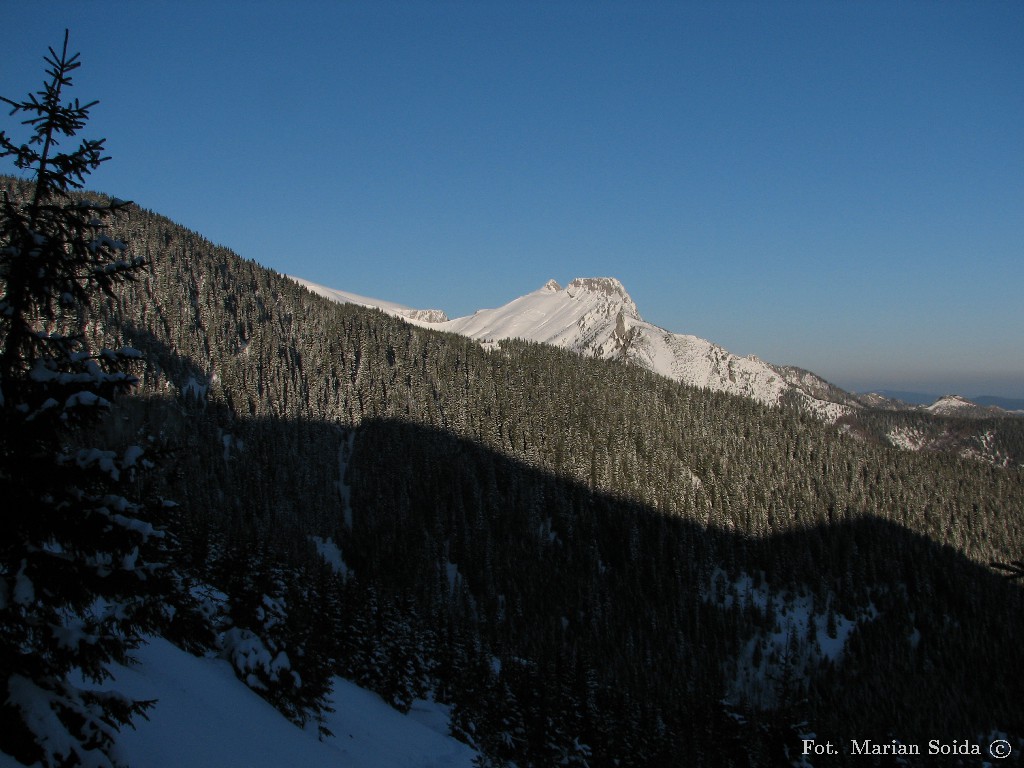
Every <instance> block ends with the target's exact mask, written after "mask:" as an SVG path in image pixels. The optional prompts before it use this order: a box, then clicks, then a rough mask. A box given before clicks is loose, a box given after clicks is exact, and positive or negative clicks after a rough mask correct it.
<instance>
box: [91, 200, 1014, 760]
mask: <svg viewBox="0 0 1024 768" xmlns="http://www.w3.org/2000/svg"><path fill="white" fill-rule="evenodd" d="M117 235H118V236H119V237H121V238H123V239H125V240H127V241H128V242H129V243H131V245H132V248H133V250H134V252H135V253H137V254H139V255H143V256H146V257H147V258H148V260H149V261H150V266H149V268H148V271H147V272H146V273H145V274H144V275H143V276H141V277H140V279H138V280H136V281H134V282H133V283H129V284H127V285H126V286H125V287H124V289H123V290H122V291H121V292H120V293H119V294H118V296H117V299H116V301H112V302H110V303H109V304H108V306H107V307H106V308H105V314H106V318H107V319H106V321H105V322H103V323H101V324H97V325H96V326H95V327H94V328H93V332H94V333H95V334H96V336H97V338H103V339H104V340H105V342H106V343H107V344H108V345H109V344H110V343H115V342H116V343H121V342H123V343H127V344H130V345H132V346H134V347H136V348H138V349H140V350H142V351H143V352H144V353H145V356H146V358H147V368H146V370H145V371H144V373H143V375H142V378H143V390H142V396H141V397H139V398H137V399H136V400H135V401H134V402H131V403H128V402H125V403H124V404H123V406H122V409H121V410H120V412H119V413H118V417H117V419H116V420H115V421H114V422H112V423H111V424H110V425H108V429H109V430H111V432H112V433H114V434H115V435H121V436H122V437H124V439H128V437H129V436H131V435H134V434H136V433H137V432H139V431H144V432H146V433H153V434H157V435H159V436H160V440H161V442H162V444H163V445H165V446H166V447H167V449H168V450H169V452H170V456H171V458H170V459H169V462H168V465H167V467H168V471H167V472H166V473H165V476H164V477H163V478H160V479H159V480H158V482H160V483H162V484H164V485H165V487H164V488H163V491H164V492H165V494H166V495H168V496H170V497H173V498H176V499H178V501H179V503H180V504H181V509H182V511H183V519H184V523H183V525H182V527H181V529H180V531H178V538H179V540H180V546H181V551H182V557H183V558H185V559H186V560H187V561H188V562H189V563H190V564H191V568H192V572H193V573H194V577H195V580H196V586H197V588H202V589H206V590H208V591H210V592H211V593H215V594H216V595H217V596H218V597H217V599H218V600H219V605H220V606H221V607H220V609H219V610H220V611H221V614H222V615H221V616H220V618H219V619H217V621H219V622H220V624H219V625H216V626H215V627H214V628H215V629H217V630H218V631H219V632H220V634H221V637H222V640H221V643H222V646H223V647H225V648H227V649H228V650H227V651H226V652H231V650H232V649H234V650H237V648H238V645H237V643H236V644H235V645H232V644H231V643H232V638H233V639H234V641H237V640H238V639H239V637H241V636H242V635H244V633H246V632H248V633H249V634H250V635H252V636H253V637H257V638H259V639H260V641H261V642H262V643H263V644H264V645H265V646H266V647H268V648H271V649H272V650H274V649H279V650H286V651H288V653H287V656H288V658H289V659H290V661H291V664H292V668H293V669H294V670H295V671H296V672H297V673H298V674H299V676H300V677H301V679H302V681H303V684H302V685H301V686H296V685H294V684H288V681H287V680H284V679H283V677H286V676H282V675H278V678H277V679H275V678H274V676H273V670H263V671H262V672H260V670H259V669H256V670H255V671H251V670H250V672H251V674H250V676H252V675H255V676H256V677H255V678H254V679H255V682H256V683H259V685H256V686H254V687H257V689H259V686H260V685H262V686H263V690H262V691H261V692H263V693H264V695H266V696H267V697H268V698H269V699H270V700H271V701H273V702H274V703H276V704H277V705H278V706H279V707H281V708H282V709H283V710H284V711H285V712H286V713H289V714H290V715H291V716H292V717H293V718H295V719H300V720H301V719H303V718H306V717H312V718H313V719H315V718H316V712H317V707H318V706H319V699H318V698H317V691H316V688H317V681H318V680H321V679H327V678H328V677H329V675H330V674H333V673H334V672H336V671H339V672H342V673H344V674H346V675H348V676H350V677H352V678H353V679H356V680H358V681H360V682H362V683H363V684H365V685H368V686H370V687H373V688H375V689H376V690H379V691H381V692H382V693H383V694H384V695H385V696H386V697H388V698H389V699H390V700H391V701H393V702H394V703H395V704H396V705H397V706H400V707H401V706H403V705H406V706H407V703H408V702H409V701H411V697H412V696H414V695H417V694H419V693H422V692H424V691H425V690H427V689H432V690H433V691H434V692H435V694H436V695H437V696H438V697H439V698H440V699H442V700H445V701H449V702H451V703H453V704H454V711H453V723H452V727H453V731H454V732H455V733H456V734H457V735H459V736H460V737H462V738H464V739H466V740H468V741H471V742H472V743H474V744H475V745H478V746H480V747H481V748H482V749H484V750H486V751H487V752H488V753H489V754H491V755H492V756H494V758H495V760H499V761H500V760H503V759H505V760H514V761H515V762H516V764H517V765H538V766H539V765H552V764H557V763H560V762H561V763H564V764H581V765H582V764H583V762H584V761H585V762H586V763H587V764H589V765H591V766H598V765H618V764H621V765H652V764H653V765H669V764H680V763H679V761H680V759H681V758H680V755H683V754H685V755H686V758H685V760H684V761H683V762H685V763H686V764H692V765H700V764H707V765H723V764H728V763H729V761H730V760H735V761H736V764H744V765H745V764H748V762H749V763H752V764H778V762H779V761H780V760H782V759H783V757H782V756H783V754H784V752H785V750H786V749H789V750H794V749H796V748H797V747H798V745H799V740H798V734H799V733H800V732H805V731H807V730H813V731H815V732H816V733H817V734H818V736H819V737H820V738H822V739H824V738H832V739H833V741H847V740H849V739H852V738H857V739H864V738H876V739H881V740H886V741H888V740H889V739H891V738H898V739H900V740H902V741H913V740H915V739H917V740H925V739H928V738H936V737H941V738H949V739H953V738H960V739H963V738H970V739H981V738H983V737H985V736H986V735H987V734H989V733H990V732H991V731H993V730H998V731H1003V732H1007V733H1009V734H1010V735H1011V736H1012V737H1014V738H1017V737H1020V736H1022V735H1024V704H1022V701H1021V699H1020V696H1019V689H1018V688H1017V687H1016V684H1015V681H1016V680H1019V679H1020V674H1021V672H1022V663H1021V662H1022V656H1021V651H1020V647H1019V639H1018V634H1017V630H1018V628H1019V627H1020V626H1021V625H1022V623H1021V620H1022V618H1024V610H1022V608H1024V606H1022V602H1021V591H1020V589H1019V587H1017V586H1016V585H1014V584H1011V583H1008V582H1006V581H1004V580H1003V579H1001V578H1000V577H998V576H996V575H994V574H993V573H992V572H991V570H990V569H989V568H988V565H987V564H988V563H989V561H990V560H992V559H1000V560H1006V559H1010V558H1014V557H1017V556H1019V553H1020V551H1021V550H1022V549H1024V513H1022V510H1024V484H1022V481H1021V475H1020V471H1019V470H1018V469H1012V468H1002V467H995V466H990V465H987V464H983V463H979V462H973V461H966V460H962V459H959V458H956V457H954V456H951V455H948V454H943V453H929V454H915V453H907V452H903V451H899V450H896V449H893V448H886V447H883V446H881V445H877V444H875V443H874V442H872V441H865V440H862V439H858V438H857V437H856V436H854V435H849V434H845V433H844V431H843V430H842V429H841V428H839V427H836V426H829V425H824V424H821V423H820V422H818V421H816V420H813V419H811V418H809V417H806V416H804V415H801V414H800V413H799V412H797V411H795V410H787V409H778V408H775V409H771V408H766V407H763V406H760V405H758V404H756V403H754V402H752V401H750V400H747V399H743V398H738V397H730V396H726V395H720V394H712V393H707V392H702V391H699V390H696V389H692V388H687V387H685V386H682V385H679V384H676V383H673V382H670V381H668V380H666V379H663V378H660V377H657V376H654V375H652V374H649V373H645V372H644V371H642V370H639V369H637V368H635V367H631V366H627V365H622V364H616V363H609V362H601V361H593V360H584V359H581V358H579V357H578V356H575V355H572V354H569V353H566V352H564V351H560V350H557V349H554V348H550V347H545V346H540V345H533V344H525V343H521V342H505V343H503V344H502V345H501V346H500V348H499V349H494V350H491V351H486V350H484V349H483V348H481V347H480V345H478V344H477V343H475V342H472V341H470V340H468V339H465V338H461V337H456V336H452V335H446V334H441V333H437V332H432V331H429V330H424V329H421V328H416V327H413V326H410V325H408V324H405V323H403V322H401V321H400V320H397V319H395V318H391V317H388V316H386V315H384V314H382V313H379V312H376V311H371V310H365V309H361V308H357V307H353V306H342V305H337V304H334V303H332V302H329V301H327V300H325V299H322V298H320V297H318V296H315V295H313V294H310V293H308V292H307V291H305V290H304V289H302V288H301V287H299V286H298V285H296V284H295V283H293V282H292V281H290V280H288V279H286V278H284V277H282V276H280V275H277V274H275V273H273V272H272V271H270V270H267V269H264V268H263V267H260V266H259V265H257V264H254V263H252V262H247V261H245V260H243V259H241V258H239V257H238V256H236V255H234V254H233V253H231V252H230V251H227V250H226V249H223V248H219V247H215V246H213V245H211V244H210V243H208V242H207V241H205V240H204V239H203V238H202V237H200V236H199V235H196V234H195V233H191V232H188V231H187V230H184V229H182V228H180V227H178V226H176V225H174V224H172V223H170V222H168V221H167V220H165V219H163V218H161V217H159V216H156V215H154V214H151V213H149V212H146V211H144V210H140V209H135V210H133V211H132V212H131V213H130V214H129V215H128V217H127V218H126V219H125V220H124V221H122V222H121V223H120V225H119V230H118V232H117ZM311 537H320V538H319V541H321V542H324V541H327V545H328V546H327V550H326V551H333V550H331V549H330V547H331V546H332V545H333V544H336V545H337V546H338V548H339V550H340V560H343V562H335V563H334V566H333V568H332V567H329V566H328V564H327V562H326V561H325V560H323V559H321V558H320V557H318V556H317V555H316V542H314V541H313V540H311ZM328 540H329V541H328ZM323 548H324V547H323V545H322V546H321V549H323ZM328 559H331V558H328ZM335 560H338V558H335ZM232 633H234V634H232ZM244 636H245V637H246V638H249V635H244ZM224 638H226V640H225V639H224ZM250 639H251V638H250ZM236 656H237V654H236ZM236 667H239V668H240V670H241V671H242V672H244V670H243V669H242V667H244V664H243V665H241V667H240V666H239V664H238V663H237V662H236ZM260 674H263V675H264V677H262V678H260V677H259V675H260ZM242 676H243V677H245V675H244V674H243V675H242ZM261 681H262V682H261ZM251 682H252V681H251ZM292 683H294V680H293V681H292ZM801 722H804V723H807V724H806V725H803V726H799V727H798V726H797V723H801ZM986 743H987V742H986ZM835 759H836V760H839V761H840V762H841V761H842V760H843V759H844V758H843V757H842V756H840V757H838V758H835ZM855 761H856V759H855ZM830 764H834V763H830Z"/></svg>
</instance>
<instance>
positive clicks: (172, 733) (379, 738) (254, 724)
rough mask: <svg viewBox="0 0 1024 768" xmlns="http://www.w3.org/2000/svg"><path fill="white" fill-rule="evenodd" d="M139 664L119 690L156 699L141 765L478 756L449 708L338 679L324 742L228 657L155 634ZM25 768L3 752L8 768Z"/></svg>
mask: <svg viewBox="0 0 1024 768" xmlns="http://www.w3.org/2000/svg"><path fill="white" fill-rule="evenodd" d="M135 656H136V658H137V659H138V660H139V664H138V665H136V666H132V667H129V668H124V667H118V668H115V670H114V673H115V682H114V683H113V684H111V685H110V687H112V688H114V689H115V690H118V691H120V692H121V693H123V694H126V695H128V696H131V697H132V698H135V699H156V700H157V703H156V705H155V706H154V707H153V708H152V709H151V710H150V711H149V713H148V715H149V719H148V720H143V719H141V718H138V719H137V721H136V723H135V728H134V729H131V728H126V729H124V730H123V731H122V733H121V736H120V738H119V740H118V744H119V747H120V749H121V751H122V757H123V762H124V763H126V764H128V765H132V766H136V767H137V768H180V766H216V767H217V768H264V767H265V768H281V767H282V766H302V768H338V766H345V767H346V768H439V767H440V766H446V768H447V766H452V767H453V768H471V766H472V764H473V758H474V757H475V756H476V754H477V753H476V752H475V751H474V750H472V749H471V748H470V747H468V746H466V745H465V744H463V743H462V742H459V741H456V740H455V739H453V738H451V737H450V736H447V735H445V732H446V727H447V725H446V723H447V718H446V715H445V712H444V710H443V708H442V707H440V706H439V705H437V704H434V703H431V702H424V701H420V702H417V703H416V704H415V705H414V706H413V709H412V711H411V712H410V713H409V714H408V715H403V714H401V713H399V712H397V711H396V710H394V709H392V708H391V707H389V706H388V705H387V704H385V703H384V701H383V700H382V699H381V698H380V697H379V696H377V695H376V694H374V693H371V692H369V691H366V690H364V689H362V688H359V687H358V686H356V685H354V684H352V683H350V682H348V681H347V680H343V679H342V678H335V680H334V694H333V697H332V699H333V707H334V710H335V711H334V712H333V713H331V714H329V715H328V716H327V727H328V728H329V729H330V730H331V731H332V732H333V733H334V736H333V737H328V738H326V739H324V740H323V741H320V740H318V739H317V734H316V731H315V729H313V730H302V729H300V728H297V727H296V726H295V725H293V724H292V723H290V722H289V721H288V720H286V719H285V718H284V716H283V715H281V714H280V713H279V712H278V711H277V710H275V709H274V708H273V707H272V706H270V704H268V703H267V702H265V701H264V700H263V699H261V698H260V697H259V696H257V695H256V694H255V693H253V692H252V691H251V690H249V688H247V687H246V686H245V685H244V684H242V683H241V682H240V681H239V680H238V679H237V678H236V677H235V675H234V673H233V672H232V671H231V667H230V666H229V665H228V663H227V662H226V661H222V660H219V659H211V658H196V657H195V656H191V655H189V654H188V653H185V652H184V651H182V650H179V649H178V648H175V647H174V646H173V645H171V644H170V643H168V642H167V641H166V640H163V639H160V638H155V639H153V640H151V641H150V642H149V643H148V644H147V645H145V646H144V647H142V648H140V649H139V650H138V651H137V652H136V654H135ZM20 765H21V764H20V763H18V762H17V761H15V760H14V759H13V758H11V757H9V756H8V755H5V754H3V753H0V768H15V766H20Z"/></svg>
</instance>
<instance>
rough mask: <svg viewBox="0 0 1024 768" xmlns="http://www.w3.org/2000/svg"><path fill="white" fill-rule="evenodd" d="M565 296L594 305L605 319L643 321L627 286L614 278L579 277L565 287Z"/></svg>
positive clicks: (594, 308)
mask: <svg viewBox="0 0 1024 768" xmlns="http://www.w3.org/2000/svg"><path fill="white" fill-rule="evenodd" d="M565 296H567V297H568V298H569V299H572V300H573V301H576V302H585V303H587V304H589V305H592V307H593V310H595V311H596V312H597V313H599V314H600V315H602V316H604V317H614V318H617V317H619V316H620V315H622V316H624V317H627V318H632V319H633V320H638V321H642V320H643V318H641V317H640V312H639V310H638V309H637V307H636V303H635V302H634V301H633V299H632V298H631V297H630V295H629V294H628V293H626V288H625V286H623V285H622V283H620V282H619V281H618V280H616V279H615V278H614V277H577V278H576V279H574V280H573V281H572V282H570V283H569V284H568V285H567V286H566V287H565Z"/></svg>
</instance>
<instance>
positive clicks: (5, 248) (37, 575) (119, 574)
mask: <svg viewBox="0 0 1024 768" xmlns="http://www.w3.org/2000/svg"><path fill="white" fill-rule="evenodd" d="M46 63H47V65H48V67H47V70H46V74H47V80H46V82H45V84H44V86H43V88H42V89H41V90H40V91H38V92H35V93H32V94H29V95H28V96H27V97H26V98H25V99H24V100H22V101H12V100H10V99H7V98H4V99H3V101H4V102H5V103H6V104H7V105H8V106H9V107H11V114H12V115H16V116H20V117H22V118H23V119H22V122H21V125H22V126H25V127H26V128H27V131H28V132H29V133H30V134H31V135H30V138H29V139H28V141H27V142H24V143H20V142H18V141H16V140H15V139H14V138H13V137H12V136H10V135H9V134H8V133H6V132H0V157H7V158H11V159H12V160H13V162H14V164H15V165H16V166H17V167H18V168H19V169H21V170H23V171H26V172H28V173H29V174H30V175H31V185H30V186H29V187H27V189H28V192H27V193H26V194H19V193H18V192H17V191H16V190H8V191H6V192H5V193H4V194H3V199H2V208H0V497H2V498H3V515H2V517H0V519H2V523H0V525H2V533H0V749H2V750H3V751H4V752H7V753H9V754H11V755H13V756H15V757H16V758H18V759H19V760H21V761H22V762H24V763H33V762H41V763H42V764H43V765H46V766H57V765H59V766H71V765H90V766H104V765H113V764H115V762H116V744H115V738H116V734H117V731H118V729H119V727H120V726H123V725H124V724H127V723H129V722H130V721H131V719H132V717H133V716H134V715H137V714H139V713H141V712H143V711H144V710H145V708H146V707H147V704H146V702H138V701H132V700H130V699H128V698H126V697H124V696H122V695H120V694H118V693H116V692H114V691H109V690H103V689H102V685H101V684H102V683H103V681H104V680H106V679H107V678H108V677H109V673H108V672H107V665H108V664H109V663H111V662H123V661H126V660H127V658H128V654H129V652H130V651H131V649H132V648H133V647H134V645H135V643H136V642H137V640H138V638H139V636H140V633H143V632H149V631H153V630H155V629H158V628H159V627H160V625H161V624H162V623H163V619H164V616H165V613H166V607H165V605H164V604H163V602H162V600H160V599H158V595H157V593H158V592H159V591H160V587H159V585H160V584H162V583H164V581H165V577H164V576H163V575H162V573H161V572H160V570H161V569H160V565H159V561H160V559H161V555H160V552H161V550H162V549H163V547H164V543H163V539H164V534H163V532H162V531H161V530H160V529H159V528H158V527H157V526H156V522H157V520H156V517H155V515H154V514H152V513H151V511H150V510H154V511H156V510H158V509H159V506H158V505H157V504H155V503H144V502H142V501H140V500H139V498H138V496H139V495H140V492H139V487H140V477H139V474H140V473H141V472H142V471H143V470H144V468H145V467H146V466H147V465H148V464H149V462H150V459H149V457H148V454H147V450H146V448H145V447H143V446H138V445H131V446H126V447H123V448H121V449H119V450H117V451H114V450H106V449H103V448H99V447H96V446H94V445H92V444H91V441H90V437H89V436H90V427H94V426H95V425H97V424H98V423H99V422H100V420H101V419H102V418H103V416H104V414H105V413H106V412H107V411H109V409H110V407H111V405H112V402H113V400H114V398H115V396H116V395H118V394H119V393H123V392H125V391H126V390H128V389H130V388H131V387H132V386H133V384H134V383H135V380H136V379H135V377H134V376H133V375H132V374H131V372H130V368H131V366H132V365H134V364H135V363H137V360H136V358H138V357H139V356H140V355H139V353H138V352H136V351H135V350H133V349H129V348H121V349H116V350H115V349H93V348H90V345H89V344H87V343H86V337H85V330H86V326H87V323H88V322H89V320H90V315H89V310H90V304H91V303H92V302H91V300H92V299H93V298H95V297H97V296H99V295H102V294H107V295H110V294H111V291H112V289H113V287H114V286H115V284H116V283H117V282H118V281H120V280H122V279H123V278H126V277H128V276H129V275H130V274H131V273H132V272H133V271H134V270H135V269H137V268H138V267H139V266H141V263H142V262H141V261H140V260H137V259H132V258H131V257H129V256H127V255H126V246H125V244H124V243H122V242H119V241H117V240H115V239H113V238H112V237H110V236H109V235H108V234H106V232H105V229H104V226H105V223H107V222H108V221H109V220H110V219H111V218H112V217H114V216H115V214H116V213H117V212H118V211H119V210H121V209H122V208H124V207H125V206H126V205H127V204H126V203H123V202H120V201H113V202H104V201H90V200H86V199H83V198H82V197H81V196H80V195H77V194H76V191H77V190H79V189H80V188H81V187H82V185H83V183H84V178H85V177H86V175H87V174H89V173H90V172H91V171H92V170H94V169H95V168H97V167H98V166H99V165H100V164H101V163H103V162H104V161H105V160H106V159H107V158H105V157H104V155H103V152H104V142H103V141H102V140H99V141H94V140H84V141H81V142H80V143H78V145H77V146H76V147H72V148H70V149H67V150H66V151H65V149H64V147H63V146H62V144H63V142H65V141H67V140H69V139H71V138H72V137H74V136H75V135H76V134H77V133H78V132H79V131H80V130H81V129H82V128H83V127H84V126H85V124H86V122H87V120H88V116H89V110H90V108H91V107H92V106H94V104H95V102H92V103H89V104H82V103H80V102H79V101H78V100H77V99H76V100H74V101H69V102H65V101H64V98H65V91H66V90H67V89H68V88H69V87H70V86H71V85H72V78H71V74H72V72H73V71H74V70H75V69H77V68H78V66H79V64H80V63H79V61H78V54H69V52H68V37H67V34H66V33H65V37H64V44H63V47H62V48H61V49H60V51H59V52H57V51H55V50H54V49H52V48H51V49H50V52H49V56H47V57H46Z"/></svg>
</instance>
